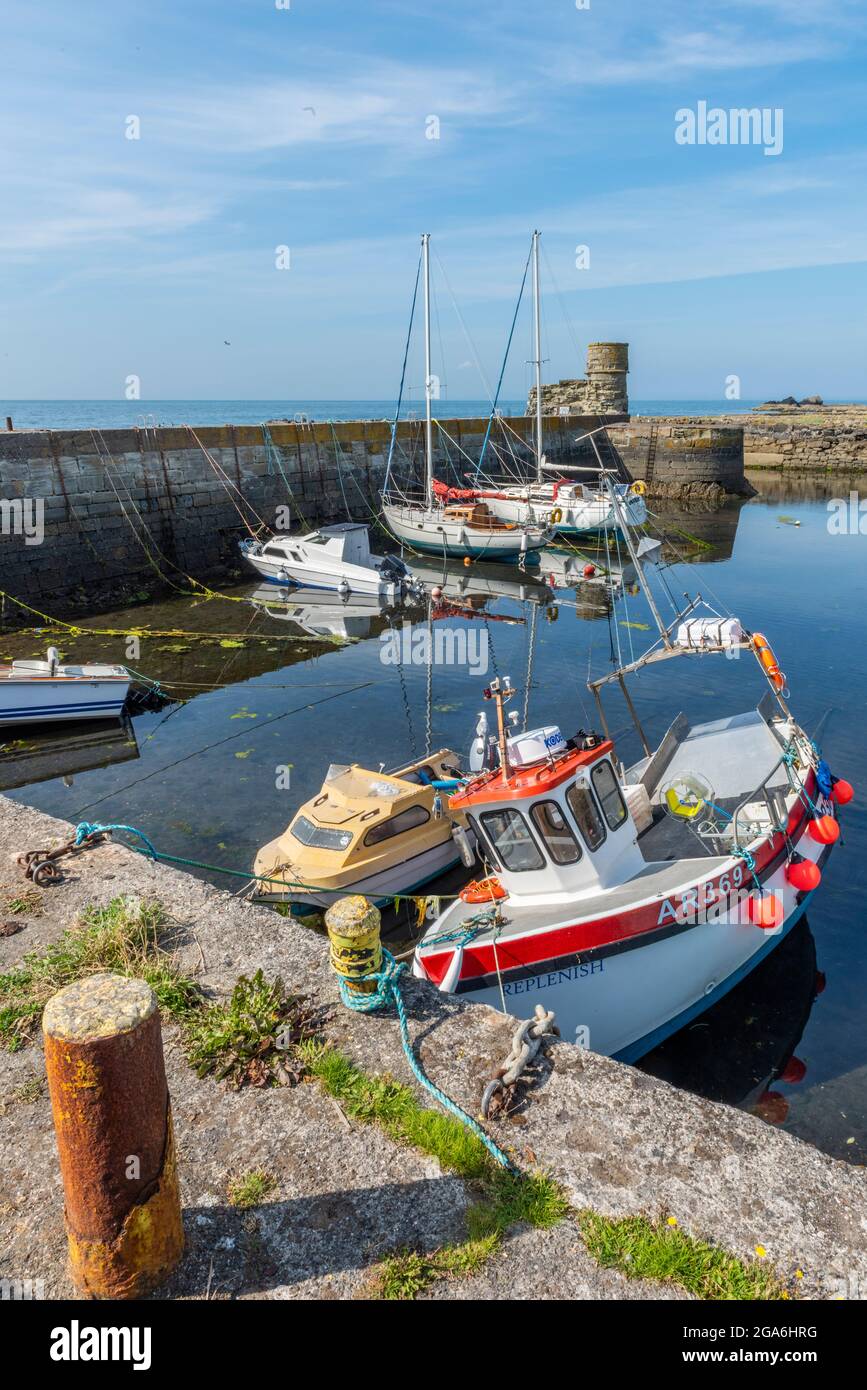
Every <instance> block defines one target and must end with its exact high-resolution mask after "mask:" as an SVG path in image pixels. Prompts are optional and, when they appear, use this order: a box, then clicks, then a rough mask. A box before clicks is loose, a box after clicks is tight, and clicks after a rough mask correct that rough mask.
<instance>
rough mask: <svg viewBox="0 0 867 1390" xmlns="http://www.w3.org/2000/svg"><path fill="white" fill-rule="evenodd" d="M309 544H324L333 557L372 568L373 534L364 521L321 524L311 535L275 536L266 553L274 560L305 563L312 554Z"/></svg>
mask: <svg viewBox="0 0 867 1390" xmlns="http://www.w3.org/2000/svg"><path fill="white" fill-rule="evenodd" d="M307 546H316V547H317V548H319V547H321V548H322V549H323V550H325V551H326V552H327V554H328V558H329V559H330V560H336V561H340V562H341V563H343V564H345V565H361V566H363V567H364V568H370V567H371V557H370V537H369V534H368V529H367V527H366V526H365V525H363V524H362V523H360V522H354V521H344V522H337V523H335V525H334V526H321V527H320V528H319V530H318V531H311V532H310V534H309V535H307V536H275V537H274V538H273V539H272V540H270V541H268V543H267V544H266V545H264V546H263V547H262V554H263V555H264V556H267V557H268V558H269V559H272V560H285V559H287V558H288V559H290V560H294V561H295V563H296V564H304V563H306V562H308V561H309V559H310V556H308V555H305V554H304V553H303V552H304V549H305V547H307Z"/></svg>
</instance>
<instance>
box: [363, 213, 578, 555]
mask: <svg viewBox="0 0 867 1390" xmlns="http://www.w3.org/2000/svg"><path fill="white" fill-rule="evenodd" d="M422 262H423V272H424V336H425V393H424V394H425V470H424V473H425V476H424V495H423V496H422V497H421V498H412V497H410V496H392V494H391V491H390V490H389V484H388V482H387V483H386V488H385V490H384V491H383V497H382V514H383V517H384V518H385V521H386V523H387V525H388V527H389V530H390V531H391V532H392V534H393V535H394V536H396V537H397V539H398V540H399V541H400V542H401V544H402V545H405V546H408V547H409V548H410V549H412V550H417V551H420V552H422V553H424V552H427V553H432V554H435V555H437V556H439V557H441V558H443V559H455V558H457V559H464V558H469V559H472V560H516V561H518V562H519V563H521V564H526V563H527V561H528V560H530V559H531V557H532V556H533V555H534V554H535V552H536V551H538V550H541V548H542V546H544V545H546V544H547V542H548V540H549V539H550V536H551V531H550V528H549V527H548V526H547V525H538V524H536V523H535V522H527V521H526V520H523V521H519V520H511V519H509V518H502V517H500V516H498V515H497V514H496V513H495V512H494V511H492V510H491V508H490V506H489V505H488V502H487V500H485V499H483V498H477V497H475V496H473V494H472V493H471V492H470V493H467V494H466V495H463V496H461V497H459V498H458V499H456V500H451V499H450V498H449V496H448V494H449V491H450V490H449V489H447V488H445V487H443V486H442V485H440V487H439V489H438V488H437V487H436V486H435V483H434V476H433V414H432V398H433V377H432V375H431V319H430V236H429V235H428V234H427V233H425V235H424V236H423V237H422ZM399 408H400V407H399V405H398V409H399ZM395 428H396V421H395ZM393 445H394V430H393V431H392V448H393ZM390 475H391V458H389V469H388V476H389V477H390ZM438 491H439V494H440V495H438Z"/></svg>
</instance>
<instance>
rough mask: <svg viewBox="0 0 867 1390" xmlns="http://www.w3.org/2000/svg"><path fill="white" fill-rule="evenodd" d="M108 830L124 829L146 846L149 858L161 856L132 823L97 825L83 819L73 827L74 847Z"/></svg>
mask: <svg viewBox="0 0 867 1390" xmlns="http://www.w3.org/2000/svg"><path fill="white" fill-rule="evenodd" d="M110 830H126V831H127V833H128V834H130V835H138V837H139V839H140V840H142V841H143V842H144V844H145V846H146V848H147V853H148V855H149V856H150V858H151V859H160V858H162V857H163V856H161V855H159V854H157V851H156V850H155V849H154V847H153V845H152V844H151V842H150V840H149V839H148V837H147V835H145V834H144V832H143V831H141V830H136V828H135V826H134V825H99V824H98V823H97V822H93V823H91V822H90V821H86V820H83V821H81V823H80V824H79V825H77V826H76V827H75V847H76V849H78V848H79V846H80V845H83V844H84V842H85V840H89V839H90V838H91V836H93V835H103V834H107V833H108V831H110Z"/></svg>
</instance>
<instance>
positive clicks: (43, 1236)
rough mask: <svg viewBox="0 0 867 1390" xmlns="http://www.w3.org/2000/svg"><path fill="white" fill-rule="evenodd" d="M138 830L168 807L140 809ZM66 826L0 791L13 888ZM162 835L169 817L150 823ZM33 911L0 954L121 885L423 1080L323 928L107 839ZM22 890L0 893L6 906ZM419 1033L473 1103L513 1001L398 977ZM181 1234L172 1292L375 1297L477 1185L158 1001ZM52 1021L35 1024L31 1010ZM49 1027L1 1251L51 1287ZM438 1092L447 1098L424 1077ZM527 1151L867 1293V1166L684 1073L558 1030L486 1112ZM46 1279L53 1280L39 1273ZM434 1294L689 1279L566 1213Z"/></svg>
mask: <svg viewBox="0 0 867 1390" xmlns="http://www.w3.org/2000/svg"><path fill="white" fill-rule="evenodd" d="M142 828H143V829H145V830H148V829H151V830H152V829H153V827H142ZM69 836H70V826H69V825H68V824H67V823H65V822H62V821H58V820H54V819H52V818H50V817H47V816H45V815H43V814H41V813H40V812H37V811H35V810H32V809H31V808H29V807H27V806H24V805H21V804H18V803H16V802H12V801H10V800H8V799H6V798H0V845H2V859H0V895H2V903H3V904H8V903H9V902H10V900H11V899H13V898H14V897H16V896H17V895H19V894H20V893H21V892H22V889H23V888H24V887H25V886H26V884H25V882H24V880H23V877H22V871H21V869H20V868H19V867H18V866H17V865H16V858H17V856H18V854H20V853H22V852H23V851H25V850H29V849H33V848H38V847H47V846H49V845H51V844H59V843H61V842H65V841H66V840H68V838H69ZM156 839H157V841H158V839H159V837H158V835H157V836H156ZM64 863H65V865H66V870H67V876H66V878H65V880H64V881H63V882H62V883H60V884H58V885H56V886H53V887H51V888H48V889H45V890H44V891H43V892H42V900H41V915H39V914H32V915H29V916H26V917H23V918H16V919H15V920H16V922H17V921H24V922H25V923H26V925H25V926H24V928H23V929H22V930H20V931H16V932H15V933H14V934H12V935H2V936H0V970H8V969H10V968H11V967H13V966H14V965H15V964H17V963H18V962H20V961H21V959H22V958H23V957H24V955H25V954H26V953H27V952H32V951H44V950H45V948H46V947H47V946H48V945H49V944H51V943H52V942H55V941H57V940H58V938H59V937H60V936H61V934H62V933H63V931H64V930H66V929H68V928H69V927H71V926H73V925H74V924H75V923H76V922H78V921H79V920H80V918H81V914H82V913H83V912H84V910H85V909H86V908H87V907H88V906H89V905H92V904H96V905H102V906H104V905H106V904H108V903H109V902H110V901H111V900H113V899H116V898H117V897H118V896H119V895H134V896H136V897H138V898H139V899H148V900H157V901H159V902H160V903H161V904H162V906H163V908H164V910H165V912H166V914H167V916H168V918H169V920H170V922H171V924H172V926H173V929H174V931H175V933H176V943H175V949H176V951H177V953H178V960H179V963H180V964H181V966H182V967H183V969H184V971H185V972H186V973H187V974H190V975H193V976H194V977H195V979H196V980H197V982H198V983H199V985H201V986H202V987H203V988H204V989H205V990H207V991H208V992H209V993H211V994H212V995H213V996H214V997H216V998H219V999H225V998H227V997H228V996H229V994H230V993H231V990H232V988H233V986H234V985H235V983H236V981H237V980H238V977H239V976H241V975H244V974H247V975H249V974H252V973H253V972H255V971H256V970H257V969H258V968H259V967H261V968H262V970H263V971H264V972H265V975H266V976H267V977H268V978H269V979H273V978H274V977H275V976H278V975H279V976H281V977H282V979H283V980H284V981H285V983H286V985H287V986H288V987H289V988H290V989H291V990H293V991H300V992H302V993H303V994H305V995H308V996H315V998H316V1000H317V1001H319V1002H320V1003H322V1004H326V1005H329V1006H331V1016H330V1018H329V1020H328V1021H327V1022H326V1023H325V1029H324V1031H325V1034H326V1036H327V1037H328V1038H329V1039H330V1040H332V1041H333V1042H334V1043H335V1044H336V1045H337V1046H338V1047H339V1048H340V1049H341V1050H342V1051H343V1052H344V1053H346V1054H348V1055H349V1056H350V1057H351V1058H352V1059H353V1060H354V1061H355V1063H356V1064H357V1065H358V1066H360V1067H363V1068H364V1069H365V1071H367V1072H368V1073H375V1074H377V1075H382V1074H384V1073H389V1074H391V1075H392V1076H394V1077H395V1078H396V1079H398V1080H400V1081H403V1082H405V1083H407V1084H412V1085H415V1083H414V1082H413V1081H412V1078H411V1075H410V1072H409V1069H408V1067H407V1065H406V1061H405V1058H404V1054H403V1051H402V1048H401V1044H400V1038H399V1031H398V1026H397V1022H396V1020H395V1018H394V1015H393V1014H392V1013H388V1014H384V1015H382V1016H379V1015H373V1016H365V1015H361V1014H355V1013H350V1012H348V1011H347V1010H346V1009H344V1008H343V1007H342V1006H341V1005H340V1004H339V1002H338V992H337V982H336V979H335V977H334V975H333V974H332V973H331V971H330V969H329V966H328V960H327V957H328V947H327V942H326V941H325V939H324V938H323V937H321V936H319V935H316V934H315V933H313V932H312V931H310V930H309V929H305V928H302V927H300V926H299V925H298V924H297V923H294V922H292V921H291V920H289V919H285V918H281V917H279V916H277V915H275V914H273V913H272V912H270V911H269V910H267V909H265V908H259V907H255V906H252V905H250V904H248V903H247V902H245V901H243V900H241V899H238V898H235V897H232V896H230V894H228V893H226V892H222V891H220V890H217V889H215V888H212V887H211V886H209V885H208V884H205V883H203V882H201V881H200V880H198V879H195V878H192V877H190V876H189V875H187V874H185V873H183V872H180V871H178V870H175V869H172V868H169V867H168V866H165V865H162V864H159V863H153V862H152V861H150V860H147V859H145V858H143V857H142V856H140V855H137V854H135V853H133V852H132V851H130V850H128V849H126V848H124V847H122V846H120V845H118V844H112V843H106V844H104V845H102V846H100V847H97V848H94V849H93V850H89V851H87V852H85V853H84V854H82V855H80V856H79V857H77V858H75V859H72V860H66V861H64ZM4 915H8V908H5V909H4V911H0V920H3V919H4ZM405 998H406V1002H407V1007H408V1011H409V1016H410V1029H411V1033H412V1037H413V1039H414V1042H415V1045H416V1049H417V1051H418V1054H419V1055H420V1057H421V1059H422V1061H423V1064H424V1066H425V1068H426V1070H427V1072H428V1074H429V1075H430V1076H431V1078H432V1079H433V1080H434V1081H435V1082H436V1083H437V1084H438V1085H439V1086H440V1087H442V1088H443V1090H445V1091H446V1092H447V1093H448V1094H449V1095H450V1096H452V1097H453V1098H454V1099H455V1100H456V1101H458V1102H459V1103H460V1104H461V1105H463V1106H464V1107H465V1108H466V1109H467V1110H468V1111H469V1112H470V1113H471V1114H476V1113H477V1112H478V1108H479V1101H480V1096H481V1092H482V1089H483V1087H484V1085H485V1083H486V1081H487V1080H488V1079H489V1077H490V1076H491V1074H492V1072H493V1071H494V1069H495V1068H496V1067H497V1066H498V1065H499V1064H500V1062H501V1061H502V1059H503V1058H504V1057H505V1056H506V1055H507V1053H508V1051H509V1045H510V1041H511V1036H512V1032H513V1025H512V1023H511V1022H510V1021H509V1020H507V1019H506V1018H505V1017H503V1016H502V1015H500V1014H498V1013H496V1012H494V1011H492V1010H490V1009H487V1008H484V1007H481V1006H478V1005H472V1004H465V1003H461V1002H458V1001H457V1000H454V999H449V998H447V997H444V996H443V995H441V994H439V993H438V991H436V990H435V989H434V988H433V987H431V986H430V985H428V984H427V983H424V982H420V981H414V980H411V979H407V980H406V984H405ZM163 1032H164V1041H165V1051H166V1071H167V1076H168V1083H169V1089H170V1093H171V1101H172V1109H173V1112H174V1121H175V1134H176V1141H177V1151H178V1170H179V1177H180V1184H181V1201H182V1206H183V1210H184V1224H185V1230H186V1241H187V1251H186V1254H185V1256H184V1258H183V1260H182V1262H181V1265H180V1266H179V1268H178V1269H177V1270H176V1271H175V1273H174V1274H173V1275H172V1276H171V1278H170V1280H169V1282H168V1283H167V1284H166V1285H165V1286H164V1287H163V1288H162V1289H161V1290H160V1291H158V1293H157V1294H156V1295H155V1296H156V1297H168V1298H204V1297H209V1296H210V1297H222V1298H226V1297H229V1298H232V1297H245V1298H281V1299H286V1298H354V1297H362V1298H363V1297H365V1296H369V1291H370V1286H371V1276H372V1271H374V1270H375V1268H376V1266H377V1264H378V1262H380V1261H382V1260H383V1259H384V1258H386V1257H387V1256H389V1255H391V1254H393V1253H394V1252H395V1251H397V1250H400V1249H405V1248H407V1247H410V1248H415V1249H420V1250H428V1251H430V1250H433V1249H434V1248H436V1247H438V1246H441V1245H442V1244H443V1243H444V1242H448V1241H455V1240H457V1241H460V1240H463V1239H465V1237H466V1231H465V1228H464V1214H465V1212H466V1210H467V1208H468V1206H469V1205H470V1204H471V1203H472V1202H473V1200H474V1196H473V1193H472V1192H471V1191H470V1190H469V1188H468V1187H467V1185H466V1184H465V1183H464V1182H463V1181H462V1180H460V1179H458V1178H456V1177H455V1176H453V1175H451V1174H449V1173H446V1172H444V1171H443V1170H442V1169H441V1167H440V1165H439V1163H438V1161H437V1160H435V1159H433V1158H430V1157H426V1156H424V1155H423V1154H421V1153H419V1152H418V1151H417V1150H414V1149H412V1148H407V1147H404V1146H402V1145H400V1144H399V1143H397V1142H395V1141H393V1140H392V1139H390V1138H388V1137H387V1136H386V1135H385V1134H384V1133H383V1132H382V1131H381V1130H379V1129H377V1128H376V1127H374V1126H363V1127H362V1126H360V1125H359V1124H358V1123H357V1122H355V1121H353V1120H350V1119H347V1117H346V1115H345V1114H344V1113H343V1112H342V1110H341V1109H340V1107H339V1106H338V1105H336V1104H335V1103H334V1102H333V1101H331V1100H329V1099H328V1098H327V1097H326V1096H325V1095H324V1094H323V1093H322V1091H321V1090H320V1089H319V1087H318V1085H316V1084H304V1083H302V1084H299V1085H296V1086H293V1087H282V1088H278V1089H257V1088H255V1087H247V1088H245V1089H243V1090H241V1091H237V1092H234V1091H229V1090H226V1089H224V1088H223V1087H222V1086H221V1085H220V1084H218V1083H217V1082H216V1081H214V1080H212V1079H210V1078H208V1077H206V1078H205V1079H202V1080H200V1079H199V1078H198V1077H197V1076H196V1074H195V1073H194V1072H193V1070H192V1068H191V1067H190V1065H189V1063H188V1062H187V1060H186V1057H185V1055H184V1052H183V1050H182V1048H181V1045H180V1035H179V1032H178V1029H177V1027H176V1026H175V1025H174V1024H173V1023H172V1022H171V1020H169V1019H167V1018H164V1020H163ZM37 1034H38V1030H37ZM43 1077H44V1061H43V1056H42V1053H41V1048H40V1043H39V1039H38V1035H37V1036H36V1038H35V1040H34V1041H33V1042H31V1043H29V1044H28V1045H27V1046H25V1047H23V1048H22V1049H21V1050H19V1051H17V1052H14V1053H10V1052H6V1051H2V1052H0V1144H2V1151H3V1156H4V1158H3V1164H2V1166H0V1217H2V1221H0V1268H2V1271H3V1274H4V1276H5V1277H6V1278H9V1279H18V1280H30V1281H36V1283H37V1287H39V1288H41V1289H42V1292H43V1293H44V1296H45V1297H46V1298H57V1297H64V1296H69V1295H71V1294H72V1286H71V1283H70V1281H69V1277H68V1274H67V1271H66V1238H65V1234H64V1226H63V1193H62V1185H61V1179H60V1172H59V1169H58V1163H57V1155H56V1150H55V1144H54V1135H53V1131H52V1125H51V1115H50V1106H49V1101H48V1096H47V1094H46V1092H45V1088H44V1086H43V1087H42V1088H41V1089H40V1085H39V1083H40V1080H41V1079H42V1078H43ZM418 1095H419V1099H420V1100H421V1101H422V1103H423V1104H425V1105H431V1106H433V1105H434V1102H433V1101H431V1100H430V1098H429V1097H428V1095H427V1093H426V1092H424V1091H422V1090H421V1089H419V1090H418ZM490 1130H491V1133H492V1134H493V1136H494V1137H495V1139H496V1140H497V1142H498V1143H499V1144H501V1145H503V1146H505V1147H506V1148H507V1149H509V1150H511V1151H512V1153H513V1154H514V1158H515V1160H516V1161H517V1163H518V1164H519V1165H520V1166H521V1167H522V1168H523V1169H525V1170H526V1171H533V1170H535V1169H541V1170H542V1171H544V1172H546V1173H547V1174H549V1175H550V1176H551V1177H552V1178H554V1179H555V1180H556V1181H557V1182H558V1183H559V1184H561V1185H562V1188H563V1189H564V1191H565V1193H566V1194H567V1196H568V1198H569V1200H570V1202H571V1203H572V1205H573V1206H574V1207H575V1208H576V1209H583V1208H591V1209H593V1210H595V1211H598V1212H601V1213H603V1214H606V1215H612V1216H617V1215H621V1216H622V1215H627V1214H637V1213H644V1214H646V1215H648V1216H651V1217H655V1216H659V1215H663V1214H670V1215H672V1216H674V1217H675V1218H676V1220H677V1222H678V1224H679V1226H680V1228H681V1230H683V1231H685V1232H687V1233H690V1234H692V1235H694V1236H697V1237H702V1238H704V1239H707V1240H709V1241H711V1242H713V1243H715V1244H717V1245H719V1246H720V1247H722V1248H724V1249H725V1250H727V1251H729V1252H730V1253H732V1254H734V1255H736V1256H738V1257H740V1258H741V1259H742V1260H744V1261H746V1262H753V1261H755V1260H756V1259H757V1258H765V1259H767V1260H768V1261H769V1262H772V1263H773V1265H774V1266H775V1267H776V1269H777V1271H778V1272H779V1274H780V1276H781V1277H782V1278H783V1279H785V1280H787V1281H790V1280H792V1281H793V1280H794V1279H796V1278H797V1277H798V1276H797V1272H798V1271H801V1273H802V1277H800V1278H798V1283H797V1286H796V1287H797V1292H798V1293H799V1294H800V1296H802V1297H805V1298H813V1299H834V1298H839V1297H841V1296H842V1297H848V1298H852V1297H862V1298H863V1297H865V1296H867V1200H865V1199H867V1178H865V1174H864V1171H863V1170H861V1169H860V1168H853V1167H850V1166H848V1165H846V1164H844V1163H841V1162H838V1161H835V1160H833V1159H831V1158H829V1157H827V1156H826V1155H824V1154H822V1153H820V1152H818V1151H817V1150H815V1149H813V1148H811V1147H810V1146H808V1145H806V1144H804V1143H802V1142H800V1141H799V1140H796V1139H793V1138H791V1137H790V1136H789V1135H787V1134H785V1133H783V1132H780V1131H778V1130H775V1129H773V1128H771V1127H770V1126H768V1125H766V1124H764V1123H763V1122H762V1121H761V1120H759V1119H757V1118H755V1117H754V1116H751V1115H748V1114H745V1113H743V1112H741V1111H737V1110H733V1109H729V1108H727V1107H725V1106H722V1105H718V1104H715V1103H712V1102H709V1101H706V1100H703V1099H700V1098H697V1097H695V1096H693V1095H690V1094H687V1093H685V1092H682V1091H678V1090H675V1089H673V1088H672V1087H670V1086H668V1085H667V1084H666V1083H665V1082H662V1081H658V1080H655V1079H653V1078H651V1077H649V1076H646V1075H644V1074H642V1073H640V1072H638V1071H636V1070H634V1069H631V1068H629V1067H625V1066H622V1065H620V1064H619V1063H617V1062H613V1061H610V1060H608V1059H606V1058H602V1057H598V1056H596V1055H595V1054H593V1053H588V1052H584V1051H581V1050H579V1049H578V1048H576V1047H574V1046H572V1045H571V1044H569V1043H567V1042H565V1041H564V1042H558V1043H556V1044H554V1045H553V1046H551V1048H550V1049H549V1052H548V1058H547V1061H546V1062H545V1063H544V1064H543V1066H542V1068H541V1075H540V1077H539V1079H538V1081H537V1083H536V1084H535V1085H534V1086H533V1087H532V1088H531V1089H530V1091H529V1094H528V1099H527V1102H526V1104H525V1106H524V1108H523V1111H522V1112H521V1113H520V1114H519V1115H518V1116H517V1117H513V1119H512V1120H511V1121H510V1120H508V1119H506V1120H504V1121H502V1122H500V1123H494V1124H492V1125H491V1127H490ZM258 1167H261V1168H264V1169H267V1170H268V1171H269V1172H270V1173H272V1174H273V1175H274V1178H275V1180H276V1186H275V1188H274V1190H273V1192H272V1193H271V1194H270V1196H268V1197H267V1198H266V1199H265V1200H264V1201H263V1202H262V1203H261V1204H260V1205H259V1206H257V1207H256V1208H255V1209H254V1210H251V1211H243V1210H239V1209H238V1208H236V1207H235V1206H233V1205H231V1204H230V1203H229V1201H228V1200H227V1195H226V1190H227V1180H228V1178H229V1177H230V1175H231V1174H232V1173H237V1172H239V1171H243V1170H250V1169H252V1168H258ZM38 1281H42V1284H41V1285H40V1284H39V1282H38ZM423 1296H424V1297H427V1298H448V1299H450V1298H535V1299H538V1298H550V1299H555V1298H578V1299H620V1298H658V1297H684V1296H685V1295H683V1294H682V1292H680V1291H678V1290H677V1289H672V1288H670V1287H667V1286H664V1285H660V1284H657V1283H650V1282H641V1281H638V1280H633V1281H628V1280H626V1279H624V1278H622V1277H621V1276H620V1275H619V1274H617V1273H616V1272H614V1271H611V1270H603V1269H600V1268H599V1267H598V1266H597V1265H596V1264H595V1262H594V1261H593V1259H592V1258H591V1257H590V1255H589V1254H588V1252H587V1250H586V1248H585V1246H584V1244H583V1242H582V1240H581V1238H580V1234H579V1231H578V1227H577V1225H576V1223H575V1222H574V1220H572V1219H571V1218H567V1219H566V1220H564V1221H563V1222H562V1223H561V1224H560V1225H558V1226H556V1227H554V1228H553V1229H552V1230H549V1231H539V1230H536V1229H531V1228H529V1227H514V1228H512V1230H511V1231H510V1233H509V1234H508V1235H507V1237H506V1238H505V1240H504V1242H503V1244H502V1246H501V1247H500V1249H499V1251H498V1252H497V1253H496V1254H494V1255H493V1256H492V1257H491V1258H490V1259H489V1260H488V1261H487V1263H485V1264H484V1266H483V1267H482V1268H481V1269H480V1270H479V1271H478V1272H477V1273H475V1274H473V1275H471V1276H470V1277H468V1278H465V1279H451V1280H448V1281H442V1282H438V1283H435V1284H433V1285H432V1286H431V1287H430V1288H429V1289H428V1290H427V1291H426V1293H425V1294H424V1295H423Z"/></svg>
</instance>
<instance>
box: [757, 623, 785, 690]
mask: <svg viewBox="0 0 867 1390" xmlns="http://www.w3.org/2000/svg"><path fill="white" fill-rule="evenodd" d="M753 650H754V651H755V654H756V656H757V657H758V658H759V661H760V662H761V663H762V666H763V668H764V672H765V675H766V676H767V678H768V680H769V681H770V682H771V685H772V686H773V687H774V689H775V690H776V691H777V693H778V694H782V692H783V691H784V690H785V688H786V677H785V676H784V675H783V673H782V671H781V670H780V667H779V663H778V661H777V658H776V657H775V656H774V653H773V651H772V649H771V644H770V642H769V641H768V639H767V637H764V636H762V634H761V633H760V632H754V633H753Z"/></svg>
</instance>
